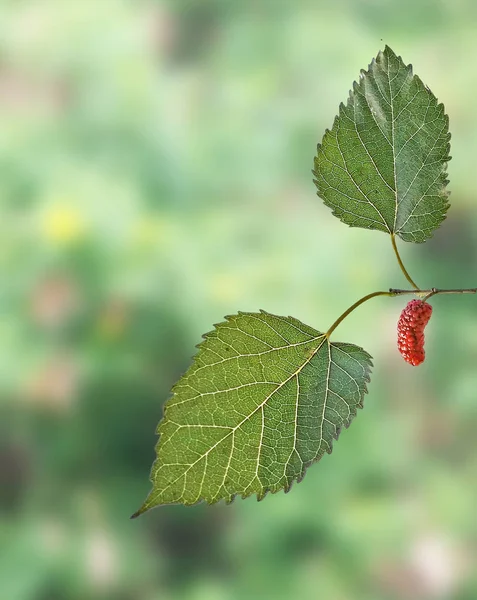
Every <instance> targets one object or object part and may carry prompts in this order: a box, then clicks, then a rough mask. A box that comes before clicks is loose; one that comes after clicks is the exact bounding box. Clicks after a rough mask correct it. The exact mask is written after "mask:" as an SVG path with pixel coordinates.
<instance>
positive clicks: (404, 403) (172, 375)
mask: <svg viewBox="0 0 477 600" xmlns="http://www.w3.org/2000/svg"><path fill="white" fill-rule="evenodd" d="M476 26H477V4H476V3H475V2H473V1H472V0H453V1H452V2H444V1H443V0H442V1H433V0H419V1H416V0H400V2H395V1H391V0H389V1H386V0H359V1H358V0H334V1H333V2H330V1H328V0H327V1H321V0H315V1H307V0H290V1H289V2H280V1H278V0H275V1H272V0H268V1H267V0H263V1H260V0H195V1H193V0H169V1H165V0H164V1H163V2H152V1H146V0H135V1H132V0H131V1H127V0H69V1H65V0H42V1H36V2H35V1H32V0H24V1H21V2H14V1H8V0H3V1H2V2H0V207H1V208H0V210H1V218H0V239H1V243H0V277H1V282H2V283H1V285H0V394H1V402H0V598H1V599H2V600H4V599H5V600H63V599H65V600H84V599H91V600H103V599H104V600H106V599H111V600H136V599H137V600H176V599H177V600H182V599H184V600H222V599H224V600H229V599H230V600H236V599H237V600H238V599H242V598H250V599H255V598H262V599H268V598H270V599H277V600H279V599H288V598H299V599H300V600H301V599H303V600H307V599H318V600H321V599H328V598H330V599H333V600H361V599H363V600H374V599H376V600H383V599H387V598H389V599H441V598H452V599H457V600H475V598H477V569H476V559H477V519H476V506H477V438H476V436H475V431H476V428H477V370H476V358H477V318H476V308H477V305H476V299H475V298H474V297H472V296H463V297H457V296H449V297H437V298H435V299H433V306H434V316H433V320H432V321H431V323H430V326H429V328H428V335H427V359H426V362H425V363H424V365H423V366H422V367H420V368H419V369H413V368H411V367H409V366H408V365H406V364H405V363H404V362H403V361H402V359H401V357H400V356H399V354H398V352H397V350H396V339H395V338H396V331H395V327H396V321H397V318H398V315H399V312H400V311H401V309H402V307H403V306H404V304H405V302H406V301H407V299H402V298H401V299H387V298H384V299H375V300H373V301H372V302H370V303H369V304H366V305H365V306H363V307H361V308H360V309H359V312H356V313H354V314H353V315H352V316H351V317H350V318H349V319H348V320H347V321H346V322H344V323H343V324H342V325H341V326H340V328H339V330H338V331H337V332H336V334H335V339H336V340H341V341H347V342H353V343H357V344H358V345H361V346H363V347H364V348H365V349H366V350H368V351H369V352H370V353H371V354H372V355H373V356H374V357H375V361H374V362H375V368H374V373H373V376H372V382H371V385H370V394H369V395H368V396H367V397H366V399H365V409H364V411H362V412H360V414H359V416H358V418H357V419H356V421H355V422H354V423H353V425H352V427H351V428H350V429H349V430H348V431H345V432H344V433H343V434H342V436H341V438H340V440H339V442H338V443H337V444H336V445H335V449H334V452H333V455H332V456H326V457H325V458H324V459H323V461H322V462H321V463H320V464H318V465H315V466H313V467H312V468H311V469H310V470H309V472H308V474H307V476H306V478H305V480H304V481H303V482H302V483H301V484H299V485H295V486H294V487H293V489H292V491H291V493H290V494H288V495H285V494H277V495H275V496H268V497H267V498H266V500H265V501H264V502H262V503H257V502H255V501H254V500H253V499H249V500H247V501H242V500H236V502H235V503H234V504H232V505H231V506H224V505H223V504H219V505H215V506H213V507H207V506H203V505H198V506H196V507H193V508H187V509H186V508H183V507H178V506H172V507H165V508H161V509H158V510H154V511H151V512H150V513H148V514H146V515H145V516H143V517H141V518H140V519H138V520H135V521H130V520H129V516H130V514H131V513H133V512H134V511H135V510H136V509H137V508H138V507H139V506H140V504H141V503H142V501H143V500H144V498H145V496H146V494H147V492H148V491H149V489H150V485H149V482H148V476H149V470H150V467H151V464H152V461H153V458H154V444H155V441H156V437H155V434H154V431H155V427H156V424H157V422H158V421H159V419H160V417H161V414H162V404H163V402H164V401H165V400H166V399H167V397H168V395H169V390H170V387H171V385H172V384H173V383H174V382H175V380H177V378H178V377H179V376H180V374H181V373H183V372H184V371H185V370H186V368H187V367H188V365H189V364H190V358H191V355H192V354H193V352H194V345H195V344H196V343H197V342H198V341H200V335H201V334H202V333H204V332H205V331H208V330H210V329H211V326H212V324H213V323H216V322H218V321H220V320H221V319H222V317H223V315H225V314H229V313H233V312H236V311H237V310H239V309H240V310H258V309H260V308H263V309H266V310H268V311H270V312H274V313H277V314H283V315H289V314H291V315H293V316H296V317H297V318H299V319H301V320H303V321H304V322H305V323H307V324H309V325H312V326H314V327H316V328H317V329H326V328H327V327H328V326H329V325H330V324H331V322H332V321H333V320H334V319H335V318H336V317H337V316H338V315H339V314H340V313H341V312H342V311H343V310H344V309H345V308H346V307H348V306H349V305H350V304H351V303H352V302H354V301H355V300H356V299H358V298H359V297H361V296H363V295H364V294H366V293H368V292H371V291H374V290H376V289H387V288H388V287H390V286H393V287H399V286H405V282H404V280H403V277H402V275H401V273H400V272H399V269H398V267H397V264H396V261H395V260H394V257H393V254H392V249H391V245H390V241H389V239H388V237H386V236H385V235H383V234H381V233H377V232H368V231H364V230H358V229H350V228H347V227H345V226H344V225H343V224H342V223H340V222H339V221H338V220H337V219H335V218H333V217H332V215H331V212H330V211H329V210H328V209H326V207H324V206H323V205H322V203H321V201H320V200H319V199H318V198H317V197H316V196H315V189H314V186H313V183H312V175H311V168H312V160H313V156H314V153H315V147H316V143H317V142H318V141H320V140H321V137H322V135H323V132H324V129H325V128H326V127H330V126H331V125H332V122H333V118H334V115H335V114H336V112H337V108H338V104H339V102H341V101H345V100H346V98H347V94H348V90H349V89H350V87H351V84H352V81H353V80H354V79H356V78H357V77H358V74H359V69H360V68H365V67H366V66H367V64H368V63H369V61H370V60H371V58H372V57H373V56H375V55H376V54H377V52H378V51H379V50H380V49H382V48H384V44H388V45H390V46H391V47H392V48H393V49H394V50H395V51H396V52H397V53H398V54H400V55H402V56H403V58H404V60H405V62H406V63H408V62H412V63H413V64H414V67H415V70H416V72H417V73H418V74H419V75H420V76H421V78H422V79H423V80H424V82H425V83H427V84H428V85H429V86H430V88H431V89H432V90H433V92H434V93H435V94H436V95H437V96H438V98H439V99H440V100H441V101H443V102H444V103H445V106H446V109H447V112H448V114H449V116H450V122H451V131H452V135H453V137H452V152H451V153H452V155H453V160H452V161H451V163H450V165H449V171H450V179H451V190H452V196H451V202H452V207H451V210H450V212H449V218H448V220H447V221H446V222H445V223H444V224H443V226H442V227H441V229H439V230H438V231H437V232H436V234H435V235H434V237H433V239H432V240H431V241H429V242H428V243H427V244H425V245H422V246H412V245H409V244H407V245H404V244H401V246H400V247H401V250H402V255H403V259H404V261H405V263H406V264H407V266H408V268H409V270H410V272H411V274H412V276H413V277H414V279H416V280H417V281H418V283H419V284H420V285H421V286H423V287H424V286H428V287H430V286H439V287H469V286H475V285H476V275H475V265H476V258H477V242H476V237H477V202H476V200H475V198H476V192H475V180H474V177H475V172H476V168H475V156H476V155H477V112H476V111H475V94H476V92H477V71H476V64H475V56H477V36H476V34H475V31H476Z"/></svg>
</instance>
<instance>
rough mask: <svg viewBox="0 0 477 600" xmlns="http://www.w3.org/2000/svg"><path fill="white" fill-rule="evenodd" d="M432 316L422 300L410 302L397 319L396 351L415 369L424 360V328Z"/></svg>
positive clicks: (430, 310)
mask: <svg viewBox="0 0 477 600" xmlns="http://www.w3.org/2000/svg"><path fill="white" fill-rule="evenodd" d="M431 314H432V306H431V305H430V304H427V302H423V301H422V300H411V301H410V302H408V304H407V306H406V308H405V309H404V310H403V311H402V313H401V316H400V317H399V321H398V325H397V332H398V340H397V345H398V350H399V352H400V353H401V354H402V356H403V358H404V360H405V361H406V362H408V363H409V364H411V365H413V366H414V367H417V365H420V364H421V363H422V362H423V361H424V358H425V353H424V328H425V326H426V325H427V323H428V322H429V319H430V318H431Z"/></svg>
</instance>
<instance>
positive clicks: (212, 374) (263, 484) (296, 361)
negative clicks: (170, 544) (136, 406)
mask: <svg viewBox="0 0 477 600" xmlns="http://www.w3.org/2000/svg"><path fill="white" fill-rule="evenodd" d="M204 338H205V340H204V341H203V342H202V343H201V344H199V352H198V353H197V355H196V356H195V359H194V362H193V364H192V365H191V367H190V368H189V370H188V371H187V372H186V373H185V375H183V377H182V378H181V379H180V380H179V381H178V382H177V384H176V385H175V386H174V388H173V390H172V391H173V396H172V397H171V398H170V399H169V400H168V401H167V403H166V405H165V410H164V418H163V420H162V421H161V422H160V424H159V426H158V430H157V432H158V434H159V435H160V438H159V442H158V444H157V447H156V451H157V459H156V461H155V462H154V465H153V468H152V472H151V481H152V483H153V488H152V490H151V492H150V494H149V496H148V498H147V499H146V501H145V503H144V504H143V506H142V507H141V508H140V509H139V511H138V512H137V513H135V514H134V515H133V517H137V516H139V515H140V514H142V513H143V512H145V511H147V510H149V509H150V508H153V507H154V506H157V505H160V504H174V503H180V504H185V505H191V504H195V503H197V502H200V501H203V500H205V501H206V502H208V503H210V504H212V503H214V502H217V501H219V500H221V499H224V500H225V501H226V502H231V501H232V500H233V499H234V497H235V496H236V495H241V496H242V497H243V498H246V497H247V496H250V495H251V494H256V495H257V497H258V499H259V500H261V499H262V498H263V497H264V496H265V494H266V493H267V492H272V493H275V492H278V491H279V490H282V489H284V490H285V491H288V490H289V489H290V487H291V485H292V483H293V481H300V480H301V479H302V478H303V477H304V475H305V471H306V468H307V467H308V466H309V465H311V464H312V463H313V462H316V461H317V460H319V459H320V458H321V457H322V456H323V454H324V453H325V452H328V453H330V452H331V450H332V444H333V439H337V438H338V436H339V433H340V431H341V429H342V427H343V426H345V427H348V426H349V424H350V423H351V420H352V419H353V417H354V416H355V415H356V412H357V409H358V408H361V407H362V406H363V396H364V394H365V393H366V391H367V389H366V384H367V382H369V374H370V370H371V366H372V363H371V356H370V355H369V354H368V353H367V352H365V351H364V350H363V349H362V348H360V347H358V346H355V345H353V344H344V343H332V342H330V341H329V339H328V337H327V336H326V335H325V334H324V333H320V332H319V331H316V330H314V329H312V328H311V327H308V326H307V325H304V324H303V323H301V322H300V321H298V320H297V319H294V318H293V317H279V316H276V315H272V314H269V313H266V312H263V311H262V312H260V313H239V314H237V315H233V316H229V317H226V321H225V322H223V323H220V324H219V325H216V326H215V330H214V331H212V332H210V333H208V334H206V335H205V336H204Z"/></svg>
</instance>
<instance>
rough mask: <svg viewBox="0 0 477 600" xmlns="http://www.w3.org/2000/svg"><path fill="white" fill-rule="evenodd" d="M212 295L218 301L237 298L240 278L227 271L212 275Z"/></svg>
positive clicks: (228, 300)
mask: <svg viewBox="0 0 477 600" xmlns="http://www.w3.org/2000/svg"><path fill="white" fill-rule="evenodd" d="M211 291H212V296H213V297H214V299H215V300H218V301H220V302H230V301H235V300H237V298H238V296H239V294H240V280H239V278H238V277H237V276H234V275H230V274H229V273H221V274H218V275H216V276H215V277H214V279H213V280H212V285H211Z"/></svg>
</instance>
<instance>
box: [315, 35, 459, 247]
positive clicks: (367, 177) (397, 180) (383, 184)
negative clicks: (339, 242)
mask: <svg viewBox="0 0 477 600" xmlns="http://www.w3.org/2000/svg"><path fill="white" fill-rule="evenodd" d="M449 140H450V134H449V119H448V117H447V115H446V114H445V113H444V106H443V105H442V104H438V102H437V99H436V97H435V96H434V95H433V94H432V92H431V91H430V90H429V88H428V87H427V86H425V85H424V84H423V83H422V81H421V80H420V79H419V77H417V76H416V75H413V73H412V66H411V65H408V66H406V65H405V64H404V62H403V61H402V59H401V57H397V56H396V55H395V54H394V52H393V51H392V50H391V49H390V48H389V47H388V46H386V48H385V50H384V52H380V53H379V54H378V56H377V58H376V59H375V60H373V61H372V63H371V64H370V65H369V71H361V74H360V78H359V83H356V82H355V83H354V84H353V91H352V92H350V97H349V99H348V103H347V104H346V106H345V105H344V104H341V105H340V108H339V116H337V117H336V118H335V121H334V124H333V128H332V129H331V131H329V130H326V132H325V135H324V137H323V141H322V143H321V144H320V145H318V150H317V155H316V157H315V161H314V167H315V168H314V171H313V173H314V175H315V176H316V180H315V184H316V187H317V188H318V195H319V196H320V197H321V198H322V199H323V201H324V203H325V204H326V205H327V206H329V207H330V208H331V209H332V210H333V214H334V215H336V216H337V217H339V218H340V219H341V220H342V221H343V222H344V223H347V224H348V225H350V226H352V227H364V228H366V229H378V230H379V231H385V232H387V233H390V234H392V233H394V234H396V235H399V236H400V237H401V238H402V239H403V240H405V241H407V242H424V241H426V240H427V239H428V238H429V237H430V236H431V235H432V232H433V231H434V229H436V228H437V227H438V226H439V225H440V223H441V222H442V221H443V220H444V218H445V213H446V211H447V209H448V207H449V204H448V201H447V196H448V194H447V192H446V189H445V187H446V185H447V183H448V181H447V179H446V177H447V173H446V166H447V164H446V163H447V161H448V160H450V156H449V149H450V142H449Z"/></svg>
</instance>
